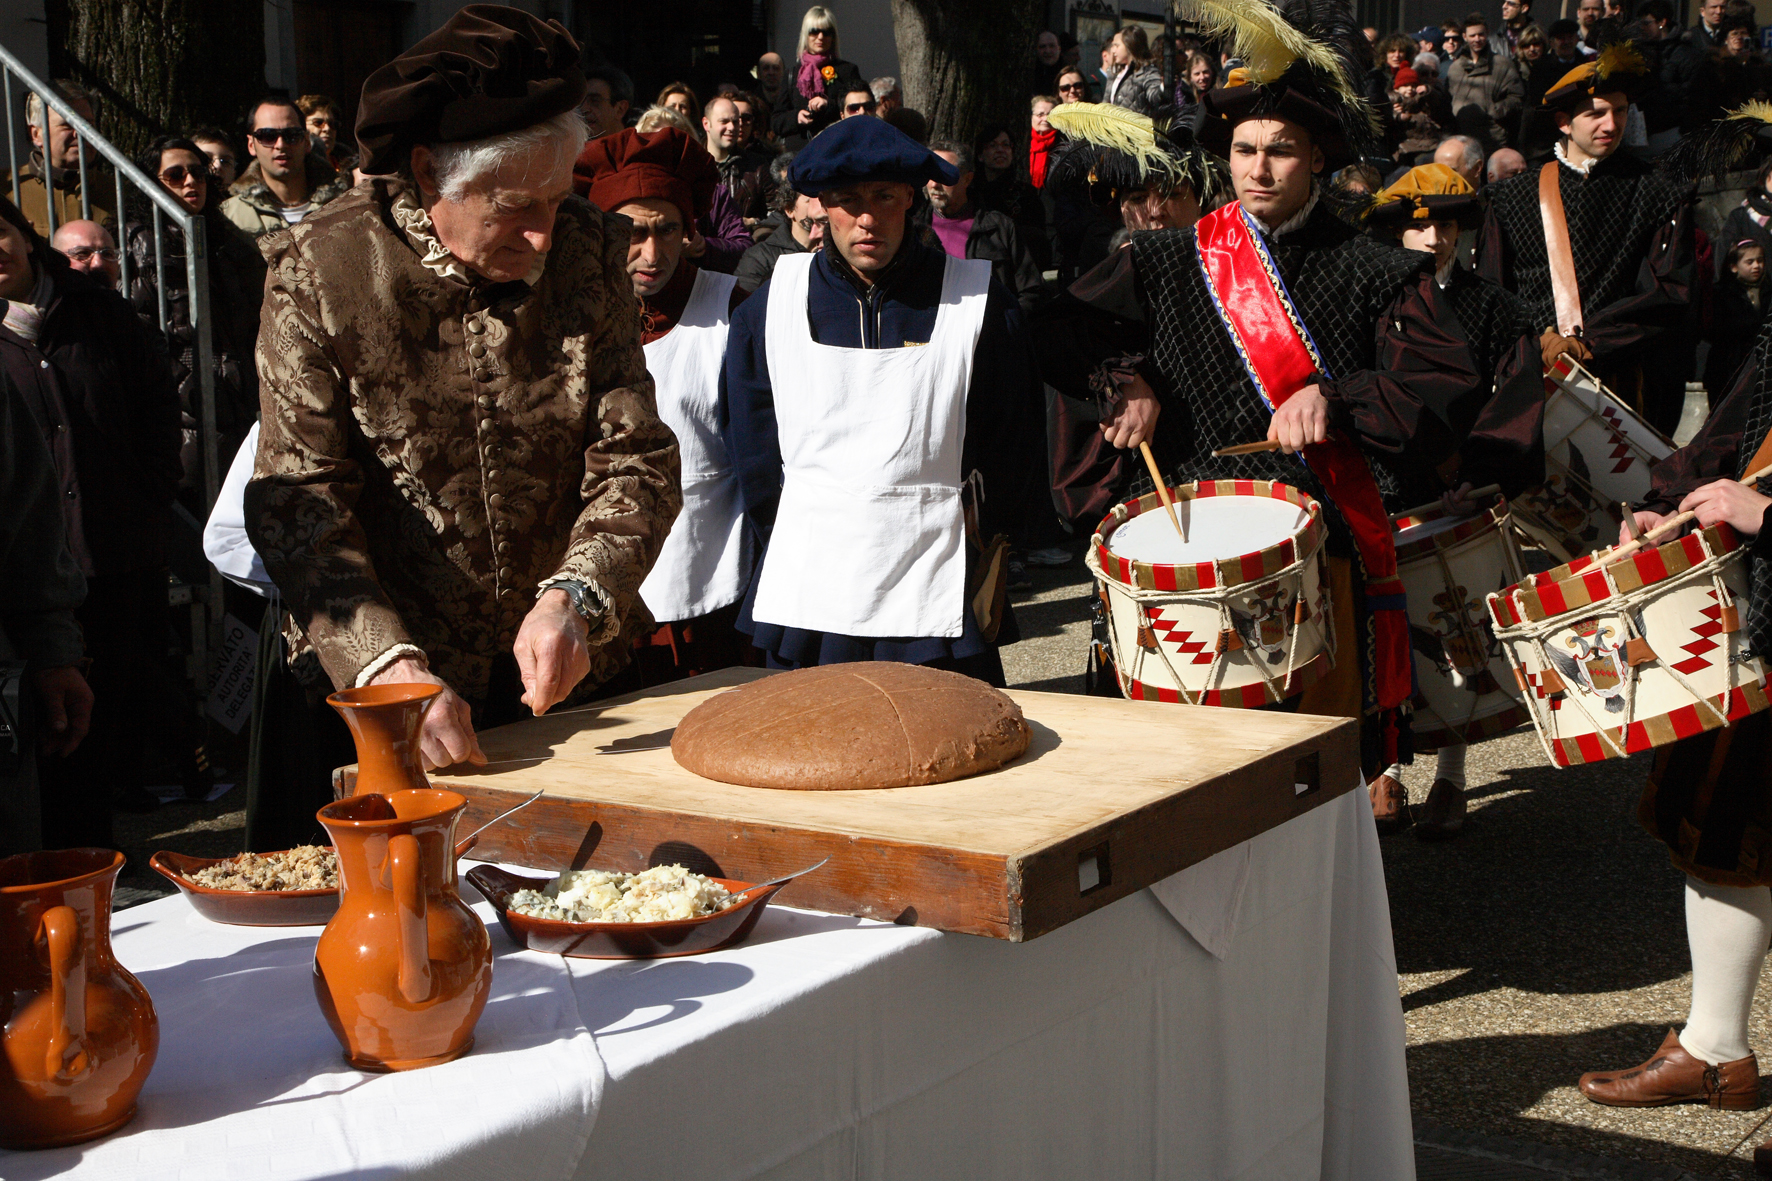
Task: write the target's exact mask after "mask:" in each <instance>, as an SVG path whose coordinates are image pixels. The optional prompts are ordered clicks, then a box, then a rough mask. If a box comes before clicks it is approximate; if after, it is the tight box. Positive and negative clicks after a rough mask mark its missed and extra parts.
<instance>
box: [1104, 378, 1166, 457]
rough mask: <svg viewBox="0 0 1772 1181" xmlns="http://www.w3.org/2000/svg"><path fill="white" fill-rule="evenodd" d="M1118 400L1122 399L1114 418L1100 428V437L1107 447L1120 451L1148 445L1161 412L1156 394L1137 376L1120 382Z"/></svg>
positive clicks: (1161, 408)
mask: <svg viewBox="0 0 1772 1181" xmlns="http://www.w3.org/2000/svg"><path fill="white" fill-rule="evenodd" d="M1119 386H1120V396H1121V398H1122V399H1124V400H1123V401H1122V402H1121V403H1120V408H1119V410H1117V411H1116V412H1115V414H1114V416H1113V417H1112V418H1110V419H1108V420H1107V421H1106V422H1103V423H1102V424H1101V433H1102V434H1103V435H1105V436H1106V437H1107V441H1108V444H1109V445H1110V446H1113V447H1119V448H1121V449H1122V450H1125V449H1127V448H1132V447H1136V446H1138V445H1139V444H1140V443H1148V442H1150V439H1151V435H1152V434H1153V433H1155V431H1156V429H1157V416H1158V415H1159V414H1161V413H1162V412H1163V405H1162V403H1160V402H1158V401H1157V394H1156V391H1155V390H1153V389H1151V387H1150V383H1149V382H1147V381H1145V379H1144V378H1143V377H1142V376H1140V375H1138V374H1136V373H1135V374H1133V375H1132V376H1131V377H1127V378H1121V379H1120V382H1119Z"/></svg>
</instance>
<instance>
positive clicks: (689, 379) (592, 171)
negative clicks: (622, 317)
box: [573, 127, 753, 693]
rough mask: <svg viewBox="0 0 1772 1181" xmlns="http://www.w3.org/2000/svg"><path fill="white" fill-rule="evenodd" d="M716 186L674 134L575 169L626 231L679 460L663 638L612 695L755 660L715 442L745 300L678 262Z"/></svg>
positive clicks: (734, 484) (741, 556) (662, 411)
mask: <svg viewBox="0 0 1772 1181" xmlns="http://www.w3.org/2000/svg"><path fill="white" fill-rule="evenodd" d="M718 181H719V173H718V172H717V171H716V169H715V166H714V160H713V157H712V156H710V155H709V154H708V151H707V149H706V148H704V147H702V146H701V145H700V144H699V143H697V142H696V141H695V140H694V139H693V138H691V137H690V136H688V135H686V134H685V133H684V132H683V131H681V130H679V129H678V128H675V127H665V128H661V129H660V130H658V131H653V132H648V133H645V134H641V133H640V132H637V131H634V130H632V129H629V130H625V131H620V132H617V133H616V134H614V135H607V136H604V137H603V138H601V139H595V140H592V141H591V142H590V143H588V144H586V145H585V149H584V152H583V153H582V154H581V155H580V157H579V160H578V163H577V165H576V166H575V167H574V169H573V183H574V184H575V186H576V187H577V188H578V190H579V192H580V193H582V194H583V195H584V196H585V198H586V199H587V200H589V201H590V202H591V204H593V205H596V206H598V207H599V208H602V209H607V210H609V211H610V212H612V213H619V214H621V215H622V216H623V217H625V218H627V219H628V220H629V221H630V222H632V223H633V236H632V238H631V239H630V241H629V244H628V264H627V272H628V279H629V280H630V282H632V284H633V288H634V295H635V296H636V297H638V299H639V300H640V341H641V345H642V348H643V349H644V351H645V354H646V369H647V371H648V372H649V373H650V374H651V375H652V380H653V384H654V386H655V387H656V389H657V391H658V416H659V417H660V418H661V419H663V420H664V422H665V424H666V425H667V426H669V427H670V428H671V430H672V431H673V432H674V433H675V434H676V436H677V447H678V450H679V452H680V453H681V455H682V457H683V511H682V512H681V513H680V514H678V516H677V520H676V522H675V523H674V524H673V525H672V526H671V533H670V536H669V537H668V538H666V539H665V544H664V549H663V550H661V551H660V552H659V555H658V563H657V564H656V565H655V566H653V567H652V571H651V572H650V573H649V574H647V576H646V580H645V581H644V582H643V583H641V584H640V597H641V599H643V600H644V601H645V603H646V609H647V610H648V611H650V612H652V617H653V618H654V619H655V620H657V621H658V624H659V627H658V630H657V631H655V632H653V633H652V634H651V635H649V636H644V637H642V638H640V639H639V640H637V641H635V644H634V660H633V663H632V664H631V665H630V666H629V668H628V670H627V671H626V672H624V673H623V674H622V675H620V676H619V677H617V678H616V679H615V680H614V681H613V682H611V683H610V684H609V685H607V686H605V688H606V689H607V690H610V691H613V692H623V693H625V692H630V691H632V690H635V689H643V688H646V687H648V686H651V685H657V684H662V683H664V682H666V681H672V680H677V679H679V678H681V677H688V676H694V675H696V674H697V673H704V672H709V671H711V670H713V669H717V668H726V667H728V666H730V665H734V664H740V663H743V662H744V661H745V660H746V657H747V654H749V653H750V651H751V647H750V641H749V640H748V639H747V638H746V637H745V636H744V635H743V634H742V633H741V632H739V631H738V630H737V628H736V627H734V626H733V625H734V623H735V622H736V621H737V618H738V601H739V599H740V598H741V597H742V596H743V595H744V591H745V586H746V584H747V582H748V580H749V577H750V572H751V566H752V564H753V563H752V561H751V548H752V546H751V542H750V540H749V538H748V537H747V535H746V531H745V528H744V516H743V513H742V511H741V505H740V504H739V499H738V480H737V477H736V476H735V475H734V474H733V471H732V465H731V464H730V463H729V462H728V461H727V458H726V444H725V441H724V440H723V439H721V437H720V364H721V362H722V360H723V359H724V358H725V355H726V333H727V328H728V326H729V324H730V320H729V316H730V313H731V310H732V308H733V307H734V306H736V304H737V302H738V300H739V299H740V298H742V297H741V296H740V295H739V294H738V292H737V289H736V286H735V284H734V281H733V277H732V276H731V275H722V274H719V273H717V272H714V271H708V270H703V269H701V268H700V267H698V266H696V265H695V264H694V263H693V262H691V261H690V260H689V259H688V258H686V257H685V256H684V253H683V245H684V242H685V240H686V235H687V234H688V233H689V232H691V231H692V230H693V227H694V226H695V221H696V218H698V217H700V216H702V215H703V214H705V213H706V212H707V210H708V206H709V205H710V204H711V202H712V200H713V195H714V186H715V184H716V183H718Z"/></svg>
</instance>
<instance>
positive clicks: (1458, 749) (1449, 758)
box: [1434, 742, 1470, 788]
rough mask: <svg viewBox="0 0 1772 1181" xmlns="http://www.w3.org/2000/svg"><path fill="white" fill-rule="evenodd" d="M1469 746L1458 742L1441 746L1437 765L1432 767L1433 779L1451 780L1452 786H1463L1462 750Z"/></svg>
mask: <svg viewBox="0 0 1772 1181" xmlns="http://www.w3.org/2000/svg"><path fill="white" fill-rule="evenodd" d="M1469 749H1470V747H1468V746H1466V745H1465V744H1464V743H1462V742H1460V743H1457V744H1455V745H1453V746H1442V747H1441V748H1440V754H1439V766H1438V767H1436V768H1435V769H1434V778H1435V779H1448V780H1451V782H1452V786H1453V787H1458V788H1462V787H1463V786H1464V752H1465V751H1467V750H1469Z"/></svg>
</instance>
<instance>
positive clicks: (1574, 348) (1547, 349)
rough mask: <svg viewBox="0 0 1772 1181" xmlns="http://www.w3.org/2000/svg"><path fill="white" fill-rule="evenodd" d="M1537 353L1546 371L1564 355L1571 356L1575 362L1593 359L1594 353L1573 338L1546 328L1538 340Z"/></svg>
mask: <svg viewBox="0 0 1772 1181" xmlns="http://www.w3.org/2000/svg"><path fill="white" fill-rule="evenodd" d="M1538 351H1539V355H1540V357H1541V358H1542V359H1543V361H1544V367H1545V368H1546V369H1549V368H1550V367H1551V366H1552V365H1554V364H1556V363H1557V358H1558V357H1560V356H1562V355H1563V354H1564V353H1569V354H1571V355H1572V356H1573V357H1574V358H1575V359H1576V360H1577V361H1591V360H1593V359H1594V351H1593V350H1592V349H1590V348H1588V347H1587V345H1585V344H1583V343H1582V342H1581V341H1579V340H1577V339H1576V338H1575V337H1573V336H1564V335H1563V334H1562V333H1560V332H1558V331H1557V330H1556V329H1555V328H1546V329H1545V330H1544V334H1543V335H1542V336H1540V337H1539V338H1538Z"/></svg>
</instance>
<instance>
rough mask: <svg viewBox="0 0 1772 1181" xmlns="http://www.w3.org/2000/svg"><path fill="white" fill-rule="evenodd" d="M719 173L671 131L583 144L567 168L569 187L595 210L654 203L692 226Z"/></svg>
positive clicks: (627, 133)
mask: <svg viewBox="0 0 1772 1181" xmlns="http://www.w3.org/2000/svg"><path fill="white" fill-rule="evenodd" d="M719 182H720V173H719V170H718V169H716V168H715V167H714V158H713V157H712V156H710V155H708V150H707V149H706V148H704V147H702V146H701V145H700V144H699V143H696V142H695V139H694V138H693V137H692V136H689V135H686V134H684V132H683V131H682V130H681V129H679V128H676V127H663V128H660V129H659V130H657V131H651V132H647V133H646V134H645V135H641V134H640V133H639V132H637V131H635V130H633V129H632V128H628V129H626V130H622V131H618V132H616V133H615V134H614V135H605V136H603V137H601V138H599V139H594V140H591V141H590V142H589V143H587V144H585V148H584V151H582V152H580V153H579V156H578V162H577V163H575V164H574V165H573V166H572V187H573V188H574V189H575V190H577V192H578V194H579V195H580V196H582V197H584V198H585V199H586V200H587V201H589V202H590V203H591V204H593V205H595V206H597V207H598V208H599V209H604V210H608V211H610V212H614V211H615V210H617V209H619V208H620V207H621V206H623V205H625V204H627V203H628V202H629V201H636V200H639V199H640V198H642V197H656V198H658V199H659V200H661V201H669V202H670V203H671V204H673V205H675V206H676V207H677V208H678V209H680V210H682V211H683V218H684V220H685V221H686V222H693V221H694V220H695V219H696V218H698V217H700V216H702V215H703V214H705V213H706V212H707V211H708V207H709V206H710V205H711V204H713V200H714V186H715V185H716V184H718V183H719Z"/></svg>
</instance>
